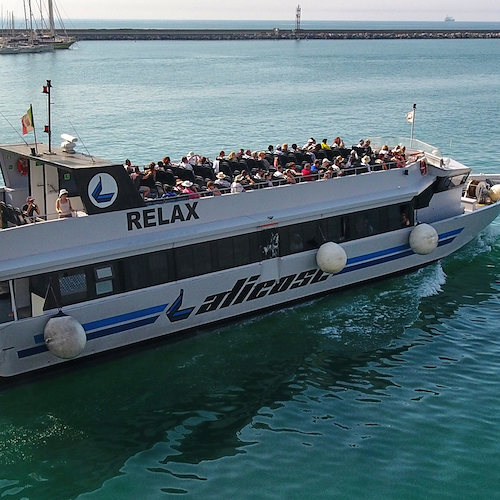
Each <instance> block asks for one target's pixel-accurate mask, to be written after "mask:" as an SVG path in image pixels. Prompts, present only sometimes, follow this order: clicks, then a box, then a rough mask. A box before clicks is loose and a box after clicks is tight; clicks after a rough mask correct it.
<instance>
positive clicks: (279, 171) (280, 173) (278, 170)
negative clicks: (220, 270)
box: [273, 165, 285, 179]
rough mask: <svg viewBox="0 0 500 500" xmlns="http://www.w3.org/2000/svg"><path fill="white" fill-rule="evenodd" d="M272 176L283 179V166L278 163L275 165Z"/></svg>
mask: <svg viewBox="0 0 500 500" xmlns="http://www.w3.org/2000/svg"><path fill="white" fill-rule="evenodd" d="M273 177H275V178H276V179H283V178H284V177H285V174H284V173H283V167H282V166H281V165H278V166H277V167H276V171H275V172H273Z"/></svg>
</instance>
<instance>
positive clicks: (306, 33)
mask: <svg viewBox="0 0 500 500" xmlns="http://www.w3.org/2000/svg"><path fill="white" fill-rule="evenodd" d="M66 34H67V35H69V36H72V37H75V38H76V39H77V40H286V39H303V40H307V39H310V40H317V39H324V40H353V39H354V40H378V39H380V40H384V39H385V40H387V39H402V40H407V39H416V40H420V39H433V40H435V39H456V38H500V30H499V31H491V30H452V29H450V30H442V29H441V30H416V29H414V30H408V29H406V30H353V29H352V30H303V29H301V30H285V29H279V28H275V29H234V30H228V29H129V28H120V29H68V30H66Z"/></svg>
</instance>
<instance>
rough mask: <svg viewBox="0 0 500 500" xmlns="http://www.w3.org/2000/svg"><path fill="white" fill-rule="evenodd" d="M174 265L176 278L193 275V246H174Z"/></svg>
mask: <svg viewBox="0 0 500 500" xmlns="http://www.w3.org/2000/svg"><path fill="white" fill-rule="evenodd" d="M174 265H175V277H176V279H178V280H181V279H184V278H189V277H190V276H194V265H193V246H185V247H179V248H174Z"/></svg>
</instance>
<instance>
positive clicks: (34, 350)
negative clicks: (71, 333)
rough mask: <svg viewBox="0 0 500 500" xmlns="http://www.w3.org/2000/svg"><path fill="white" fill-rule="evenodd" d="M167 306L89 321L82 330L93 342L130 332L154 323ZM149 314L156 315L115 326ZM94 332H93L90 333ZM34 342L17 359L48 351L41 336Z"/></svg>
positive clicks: (162, 305)
mask: <svg viewBox="0 0 500 500" xmlns="http://www.w3.org/2000/svg"><path fill="white" fill-rule="evenodd" d="M167 305H168V304H160V305H159V306H154V307H148V308H147V309H140V310H139V311H133V312H130V313H126V314H119V315H118V316H113V317H111V318H105V319H102V320H98V321H91V322H89V323H85V324H83V325H82V326H83V329H84V330H85V332H89V331H90V332H91V333H87V340H93V339H97V338H101V337H106V336H108V335H113V334H115V333H120V332H125V331H127V330H132V329H133V328H139V327H141V326H146V325H150V324H152V323H154V322H155V321H156V320H157V319H158V318H159V316H160V315H159V314H157V313H159V312H160V313H161V312H162V311H163V310H164V309H165V307H167ZM150 314H156V315H155V316H151V317H149V318H143V319H140V320H138V321H129V322H128V323H124V324H122V325H117V323H122V322H123V321H127V320H131V319H136V318H141V317H143V316H149V315H150ZM109 325H116V326H113V327H112V328H102V327H104V326H109ZM92 330H94V331H92ZM34 340H35V343H36V344H39V345H37V346H36V347H30V348H29V349H23V350H21V351H18V352H17V356H18V358H26V357H28V356H33V355H34V354H40V353H42V352H46V351H48V349H47V346H46V345H45V340H44V336H43V334H39V335H35V336H34Z"/></svg>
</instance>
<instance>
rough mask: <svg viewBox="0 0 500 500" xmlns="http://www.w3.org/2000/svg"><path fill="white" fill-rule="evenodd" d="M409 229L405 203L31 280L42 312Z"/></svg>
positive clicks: (408, 206)
mask: <svg viewBox="0 0 500 500" xmlns="http://www.w3.org/2000/svg"><path fill="white" fill-rule="evenodd" d="M403 213H404V214H406V216H407V217H408V218H409V219H410V223H411V224H413V209H412V206H411V204H410V203H407V204H403V205H392V206H388V207H381V208H377V209H372V210H364V211H360V212H356V213H352V214H348V215H340V216H335V217H328V218H325V219H320V220H314V221H309V222H301V223H298V224H293V225H290V226H283V227H276V228H271V229H266V230H263V231H259V232H254V233H247V234H241V235H238V236H232V237H229V238H221V239H218V240H213V241H207V242H203V243H195V244H193V245H186V246H182V247H177V248H173V249H169V250H160V251H158V252H152V253H149V254H144V255H140V256H133V257H126V258H124V259H118V260H115V261H111V262H107V263H101V264H97V265H95V264H94V265H90V266H85V267H81V268H76V269H71V270H66V271H59V272H56V273H51V274H45V275H39V276H34V277H32V278H31V290H32V291H33V293H35V294H37V295H39V296H40V297H45V299H46V300H45V305H44V310H46V309H53V308H56V307H62V306H64V305H68V304H75V303H78V302H83V301H86V300H92V299H95V298H99V297H103V296H107V295H112V294H116V293H122V292H127V291H131V290H138V289H142V288H147V287H150V286H155V285H159V284H162V283H168V282H170V281H176V280H181V279H185V278H190V277H193V276H200V275H203V274H209V273H212V272H216V271H222V270H225V269H231V268H234V267H239V266H244V265H247V264H253V263H256V262H260V261H262V260H266V259H270V258H274V257H279V256H286V255H291V254H294V253H299V252H304V251H307V250H313V249H317V248H319V247H320V246H321V244H322V243H323V242H324V241H334V242H336V243H341V242H345V241H350V240H354V239H359V238H364V237H366V236H371V235H375V234H381V233H385V232H389V231H394V230H396V229H399V228H401V227H402V216H403Z"/></svg>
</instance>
